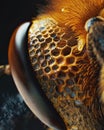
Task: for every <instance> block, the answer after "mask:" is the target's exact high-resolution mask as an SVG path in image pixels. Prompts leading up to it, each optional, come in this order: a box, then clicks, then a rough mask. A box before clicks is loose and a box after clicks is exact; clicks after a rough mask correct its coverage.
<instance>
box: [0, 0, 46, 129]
mask: <svg viewBox="0 0 104 130" xmlns="http://www.w3.org/2000/svg"><path fill="white" fill-rule="evenodd" d="M41 5H43V6H45V5H46V1H45V0H9V1H7V0H3V1H2V3H0V65H2V64H8V46H9V40H10V37H11V35H12V33H13V31H14V29H15V28H16V27H17V26H18V25H20V24H21V23H23V22H25V21H30V20H31V19H32V18H33V17H36V15H38V13H39V12H40V11H39V10H38V7H39V8H40V7H41ZM0 130H46V127H45V126H44V125H43V124H42V123H41V122H40V121H39V120H38V119H36V118H34V115H33V114H32V113H31V111H30V110H29V109H28V108H27V106H26V105H25V103H24V102H23V100H22V98H21V96H20V95H19V94H18V91H17V89H16V87H15V84H14V82H13V80H12V77H11V76H2V77H1V78H0Z"/></svg>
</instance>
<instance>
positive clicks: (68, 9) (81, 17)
mask: <svg viewBox="0 0 104 130" xmlns="http://www.w3.org/2000/svg"><path fill="white" fill-rule="evenodd" d="M103 7H104V0H88V1H87V0H57V1H56V0H52V1H51V4H50V6H48V9H47V11H48V13H49V14H50V15H51V16H52V17H53V18H55V19H56V20H57V21H58V22H59V23H60V24H63V25H64V26H66V27H67V26H71V27H72V29H73V30H74V31H76V33H77V35H83V34H85V30H84V25H85V22H86V21H87V20H88V19H89V18H91V17H95V16H97V15H99V13H100V10H101V9H102V8H103Z"/></svg>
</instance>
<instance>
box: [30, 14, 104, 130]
mask: <svg viewBox="0 0 104 130" xmlns="http://www.w3.org/2000/svg"><path fill="white" fill-rule="evenodd" d="M28 52H29V56H30V61H31V64H32V67H33V70H34V73H35V75H36V77H37V79H38V81H39V82H40V84H41V86H42V89H43V91H44V92H45V94H46V95H47V97H48V98H49V100H51V102H52V103H53V105H54V107H55V108H56V110H57V111H58V112H59V113H60V116H61V117H62V118H63V120H64V122H65V124H66V126H67V129H68V130H92V129H93V130H98V129H97V125H98V124H97V122H96V118H97V117H98V115H97V113H98V111H100V107H99V106H95V104H94V102H98V101H97V98H96V94H97V87H98V82H97V80H95V78H96V76H97V75H98V74H97V73H96V72H99V71H98V70H99V66H98V64H97V61H96V60H93V61H92V60H90V59H89V56H88V54H87V51H86V46H85V47H84V48H83V50H82V51H78V47H77V39H76V37H75V36H74V32H72V30H71V29H70V28H68V31H67V30H66V29H65V28H63V27H61V26H60V25H59V24H58V23H57V21H55V20H54V19H52V18H50V17H45V16H44V17H42V18H38V19H36V20H34V21H33V23H32V25H31V27H30V29H29V33H28ZM94 70H97V71H96V72H95V71H94ZM89 77H90V78H89ZM96 79H97V78H96ZM91 104H92V105H91ZM87 108H88V109H89V112H88V111H87ZM99 113H100V112H99ZM86 115H87V116H86ZM92 116H94V118H95V119H91V117H92ZM99 117H100V118H102V117H101V114H99ZM95 124H96V128H95ZM99 130H100V128H99Z"/></svg>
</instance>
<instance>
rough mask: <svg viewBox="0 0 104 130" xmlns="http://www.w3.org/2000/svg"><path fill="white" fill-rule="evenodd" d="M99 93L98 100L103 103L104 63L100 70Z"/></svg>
mask: <svg viewBox="0 0 104 130" xmlns="http://www.w3.org/2000/svg"><path fill="white" fill-rule="evenodd" d="M100 95H101V97H100V100H101V102H102V103H104V65H103V66H102V69H101V72H100Z"/></svg>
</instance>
